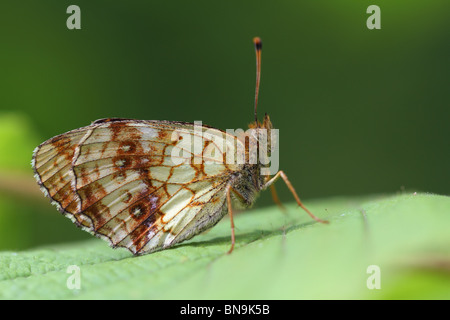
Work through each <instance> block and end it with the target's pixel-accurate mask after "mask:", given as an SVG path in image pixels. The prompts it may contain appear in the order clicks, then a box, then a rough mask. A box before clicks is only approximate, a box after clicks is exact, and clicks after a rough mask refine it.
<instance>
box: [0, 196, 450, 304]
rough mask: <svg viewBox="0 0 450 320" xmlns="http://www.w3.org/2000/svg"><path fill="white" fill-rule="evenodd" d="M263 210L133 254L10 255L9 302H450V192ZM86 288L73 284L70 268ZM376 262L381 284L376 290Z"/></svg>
mask: <svg viewBox="0 0 450 320" xmlns="http://www.w3.org/2000/svg"><path fill="white" fill-rule="evenodd" d="M375 199H376V200H372V201H367V199H361V198H353V199H352V198H334V199H328V200H320V201H313V202H308V206H309V207H310V208H311V210H313V211H314V212H316V213H317V214H318V215H319V216H320V217H326V218H327V219H329V220H330V224H329V225H323V224H319V223H315V222H314V221H311V219H310V218H309V217H308V216H307V215H306V214H305V213H304V212H303V211H301V210H300V209H299V208H297V207H296V206H294V205H289V206H288V216H285V218H280V217H282V215H281V213H280V212H279V209H278V208H276V207H270V208H267V209H259V210H255V211H252V212H249V213H246V214H239V215H237V217H236V220H235V222H236V227H237V243H236V248H235V251H234V252H233V253H232V254H231V255H227V254H226V251H227V250H228V249H229V246H230V226H229V221H226V220H225V219H224V220H223V221H221V222H220V223H219V224H218V225H217V226H216V227H215V228H213V229H212V230H211V231H210V232H208V233H206V234H202V235H199V236H197V237H195V238H194V239H192V240H190V241H188V242H186V243H182V244H180V245H178V246H176V247H175V248H172V249H168V250H164V251H160V252H156V253H153V254H149V255H145V256H141V257H132V255H131V253H129V252H128V251H127V250H125V249H117V250H113V249H111V248H109V247H108V245H107V243H106V242H104V241H102V240H99V239H97V240H91V241H86V242H80V243H78V244H73V245H70V246H67V245H66V246H58V247H55V246H53V247H46V248H40V249H35V250H32V251H24V252H3V253H0V278H1V279H0V298H40V299H68V298H76V299H86V298H87V299H123V298H126V299H139V298H144V299H165V298H171V299H199V298H201V299H384V298H387V299H422V298H423V299H449V298H450V290H449V285H450V269H449V265H450V257H449V243H450V233H449V232H448V230H449V227H450V215H449V214H448V212H449V208H450V198H448V197H443V196H436V195H428V194H420V195H402V196H395V197H376V198H375ZM71 265H77V266H79V267H80V271H81V273H80V274H81V288H80V289H79V290H78V289H75V290H71V289H68V288H67V286H66V283H67V279H68V277H69V276H70V275H71V273H67V268H68V266H71ZM369 265H377V266H378V267H379V268H380V271H381V273H380V284H381V289H372V290H370V289H368V288H367V286H366V283H367V278H368V277H369V276H370V275H371V274H368V273H367V268H368V266H369Z"/></svg>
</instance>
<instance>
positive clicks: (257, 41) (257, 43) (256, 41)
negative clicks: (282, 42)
mask: <svg viewBox="0 0 450 320" xmlns="http://www.w3.org/2000/svg"><path fill="white" fill-rule="evenodd" d="M253 43H254V44H255V49H256V50H258V51H259V50H261V49H262V42H261V38H260V37H254V38H253Z"/></svg>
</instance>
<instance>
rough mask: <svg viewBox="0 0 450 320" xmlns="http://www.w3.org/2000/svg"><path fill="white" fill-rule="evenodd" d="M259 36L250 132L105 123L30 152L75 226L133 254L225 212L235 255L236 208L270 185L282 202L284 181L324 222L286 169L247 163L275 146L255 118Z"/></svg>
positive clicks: (268, 128)
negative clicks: (278, 186) (271, 170)
mask: <svg viewBox="0 0 450 320" xmlns="http://www.w3.org/2000/svg"><path fill="white" fill-rule="evenodd" d="M253 42H254V46H255V52H256V70H257V71H256V89H255V104H254V115H255V121H254V123H252V124H250V125H249V131H250V129H252V130H253V131H251V134H244V135H240V136H239V135H236V136H235V135H231V134H229V133H227V132H225V131H222V130H218V129H215V128H212V127H208V126H204V125H196V124H195V123H194V124H192V123H185V122H175V121H154V120H153V121H151V120H150V121H146V120H133V119H122V118H107V119H100V120H97V121H94V122H93V123H92V124H91V125H89V126H86V127H83V128H79V129H75V130H72V131H69V132H66V133H64V134H61V135H58V136H56V137H53V138H51V139H49V140H47V141H45V142H44V143H42V144H41V145H39V146H38V147H37V148H36V149H35V150H34V154H33V158H32V167H33V169H34V173H35V178H36V180H37V182H38V184H39V186H40V187H41V190H42V191H43V193H44V194H45V195H46V196H47V197H49V198H50V199H51V202H52V203H53V204H54V205H56V207H57V208H58V210H59V211H60V212H61V213H63V214H64V215H65V216H66V217H68V218H70V219H71V220H72V221H73V222H74V223H75V224H76V225H77V226H78V227H80V228H82V229H83V230H85V231H88V232H90V233H91V234H93V235H95V236H97V237H99V238H102V239H105V240H107V241H108V242H109V243H110V245H111V246H112V247H113V248H115V247H124V248H127V249H128V250H130V251H131V252H132V253H133V254H134V255H142V254H147V253H151V252H154V251H158V250H162V249H166V248H169V247H172V246H173V245H175V244H177V243H180V242H182V241H185V240H188V239H191V238H192V237H193V236H195V235H197V234H199V233H201V232H203V231H205V230H207V229H209V228H211V227H213V226H214V225H215V224H217V223H218V222H219V221H220V220H221V219H222V218H223V217H224V216H225V215H226V214H227V213H228V214H229V217H230V223H231V247H230V249H229V251H228V253H231V252H232V251H233V248H234V246H235V230H234V220H233V208H248V207H250V206H251V205H252V204H253V203H254V202H255V200H256V197H257V195H258V194H259V192H260V191H262V190H265V189H267V188H270V189H271V191H272V196H273V199H274V200H275V202H276V203H277V204H279V205H280V206H281V203H280V201H279V199H278V196H277V194H276V191H275V188H274V185H273V183H274V182H275V181H276V180H278V179H279V178H282V179H283V180H284V181H285V183H286V184H287V186H288V188H289V190H290V191H291V192H292V194H293V196H294V198H295V200H296V201H297V204H298V205H299V206H300V207H301V208H303V209H304V210H305V211H306V212H307V213H308V214H309V215H310V216H311V217H312V218H313V219H314V220H316V221H318V222H322V223H327V221H325V220H321V219H319V218H318V217H316V216H314V215H313V214H312V213H311V212H310V211H308V209H307V208H306V207H305V206H304V205H303V203H302V202H301V201H300V198H299V197H298V195H297V193H296V191H295V189H294V187H293V186H292V184H291V183H290V182H289V180H288V178H287V176H286V174H285V173H284V172H283V171H278V172H277V173H276V174H274V176H273V177H272V175H270V174H264V173H263V172H264V167H265V166H264V165H263V164H262V163H260V162H258V161H250V160H249V159H250V158H251V154H250V153H251V150H256V154H257V156H256V158H257V159H258V154H259V157H261V159H262V158H266V159H265V160H267V157H268V156H269V155H270V153H271V151H272V148H273V147H274V141H271V139H267V137H271V135H270V134H271V132H272V131H273V130H274V129H273V126H272V123H271V121H270V118H269V116H268V115H267V114H266V116H265V118H264V120H263V122H259V121H258V117H257V113H256V110H257V104H258V95H259V84H260V77H261V76H260V75H261V48H262V44H261V40H260V39H259V38H258V37H256V38H254V39H253ZM263 133H265V135H263ZM263 136H264V139H263V138H262V137H263ZM192 144H193V145H194V148H190V146H192ZM263 146H264V149H263ZM261 150H262V151H263V152H261ZM261 154H262V155H261ZM229 159H234V161H229ZM236 159H244V161H240V162H239V161H236Z"/></svg>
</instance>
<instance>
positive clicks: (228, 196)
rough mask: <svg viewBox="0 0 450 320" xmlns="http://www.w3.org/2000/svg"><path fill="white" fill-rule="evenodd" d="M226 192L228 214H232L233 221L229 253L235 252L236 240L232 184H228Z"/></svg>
mask: <svg viewBox="0 0 450 320" xmlns="http://www.w3.org/2000/svg"><path fill="white" fill-rule="evenodd" d="M226 192H227V207H228V215H229V216H230V222H231V248H230V250H228V254H230V253H231V252H233V249H234V242H235V236H234V221H233V208H232V207H231V185H228V186H227V189H226Z"/></svg>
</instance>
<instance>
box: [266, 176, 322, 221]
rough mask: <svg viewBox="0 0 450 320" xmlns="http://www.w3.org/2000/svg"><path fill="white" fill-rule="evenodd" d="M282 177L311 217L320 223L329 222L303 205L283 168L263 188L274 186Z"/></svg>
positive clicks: (296, 199)
mask: <svg viewBox="0 0 450 320" xmlns="http://www.w3.org/2000/svg"><path fill="white" fill-rule="evenodd" d="M280 177H281V178H282V179H283V180H284V182H285V183H286V185H287V187H288V188H289V190H290V191H291V193H292V195H293V196H294V198H295V201H297V204H298V205H299V206H300V207H301V208H302V209H303V210H305V211H306V213H307V214H309V216H310V217H311V218H313V219H314V220H316V221H317V222H320V223H328V221H326V220H322V219H320V218H318V217H316V216H315V215H313V214H312V213H311V212H310V211H309V210H308V209H307V208H306V207H305V206H304V205H303V203H302V202H301V201H300V198H299V197H298V195H297V192H296V191H295V189H294V187H293V186H292V184H291V182H290V181H289V179H288V177H287V176H286V174H285V173H284V172H283V171H281V170H280V171H278V172H277V174H276V175H275V176H274V177H273V178H272V179H270V180H269V181H267V182H266V184H265V185H264V188H263V189H265V188H267V187H272V186H273V183H274V182H275V181H277V180H278V179H279V178H280Z"/></svg>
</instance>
